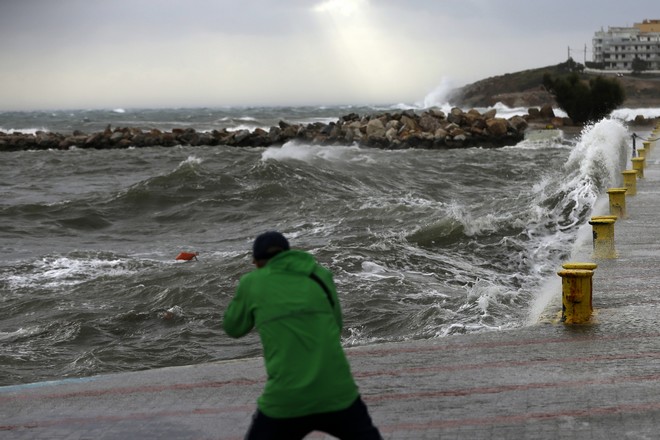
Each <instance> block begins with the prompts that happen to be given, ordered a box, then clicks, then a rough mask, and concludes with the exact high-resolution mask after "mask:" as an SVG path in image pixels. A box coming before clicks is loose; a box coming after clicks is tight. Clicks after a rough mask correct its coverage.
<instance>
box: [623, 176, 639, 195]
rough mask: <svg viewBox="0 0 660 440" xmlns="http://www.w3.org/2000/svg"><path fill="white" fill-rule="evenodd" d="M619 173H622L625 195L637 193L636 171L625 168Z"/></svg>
mask: <svg viewBox="0 0 660 440" xmlns="http://www.w3.org/2000/svg"><path fill="white" fill-rule="evenodd" d="M621 174H623V186H624V187H625V188H626V189H627V190H628V191H627V192H626V195H627V196H634V195H637V171H635V170H625V171H621Z"/></svg>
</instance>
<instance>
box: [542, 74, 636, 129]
mask: <svg viewBox="0 0 660 440" xmlns="http://www.w3.org/2000/svg"><path fill="white" fill-rule="evenodd" d="M543 85H544V86H545V88H546V89H547V90H548V91H549V92H550V93H552V94H553V95H554V97H555V100H556V101H557V104H558V105H559V107H560V108H561V109H562V110H564V111H565V112H566V113H567V114H568V116H569V117H570V118H571V119H572V120H573V122H576V123H578V124H584V123H586V122H590V121H598V120H600V119H602V118H604V117H606V116H607V115H609V114H610V113H611V112H612V110H614V109H616V108H617V107H619V106H620V105H621V104H622V103H623V101H624V99H625V92H624V90H623V87H622V86H621V84H620V83H619V81H617V80H616V79H608V78H604V77H602V76H598V77H595V78H592V79H590V80H589V82H586V81H583V80H581V79H580V77H579V75H578V74H577V73H572V74H570V75H568V76H564V77H559V78H554V77H552V75H550V74H546V75H544V76H543Z"/></svg>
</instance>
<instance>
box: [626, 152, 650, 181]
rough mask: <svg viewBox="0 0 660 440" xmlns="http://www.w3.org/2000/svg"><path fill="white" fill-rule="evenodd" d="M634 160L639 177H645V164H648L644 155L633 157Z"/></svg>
mask: <svg viewBox="0 0 660 440" xmlns="http://www.w3.org/2000/svg"><path fill="white" fill-rule="evenodd" d="M630 161H631V162H632V167H633V170H635V171H637V177H638V178H640V179H643V178H644V165H645V164H646V163H645V161H644V158H643V157H633V158H632V159H630Z"/></svg>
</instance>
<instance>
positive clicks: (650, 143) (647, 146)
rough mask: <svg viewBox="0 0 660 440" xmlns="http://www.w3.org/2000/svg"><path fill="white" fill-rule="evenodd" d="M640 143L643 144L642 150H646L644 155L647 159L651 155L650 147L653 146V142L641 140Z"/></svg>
mask: <svg viewBox="0 0 660 440" xmlns="http://www.w3.org/2000/svg"><path fill="white" fill-rule="evenodd" d="M642 145H643V146H644V151H646V156H644V157H646V158H647V159H648V158H650V157H651V147H653V143H652V142H651V141H644V142H642Z"/></svg>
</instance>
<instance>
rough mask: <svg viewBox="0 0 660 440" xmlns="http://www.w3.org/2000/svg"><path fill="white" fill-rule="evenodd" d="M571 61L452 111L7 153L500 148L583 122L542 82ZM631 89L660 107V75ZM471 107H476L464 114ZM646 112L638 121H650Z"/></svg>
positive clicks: (634, 99) (633, 80) (52, 138)
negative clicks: (504, 114)
mask: <svg viewBox="0 0 660 440" xmlns="http://www.w3.org/2000/svg"><path fill="white" fill-rule="evenodd" d="M562 66H563V64H560V65H557V66H550V67H545V68H540V69H533V70H527V71H522V72H517V73H512V74H506V75H502V76H498V77H492V78H488V79H485V80H482V81H478V82H476V83H474V84H470V85H467V86H465V87H462V88H460V89H456V90H454V91H453V93H452V94H451V96H450V97H449V99H450V103H451V104H452V105H454V107H453V108H452V109H451V111H449V112H444V111H442V110H440V109H437V108H431V109H427V110H424V111H420V110H418V111H415V110H405V111H397V112H382V113H376V114H369V115H358V114H356V113H350V114H347V115H344V116H342V117H340V118H339V119H338V120H337V121H336V122H329V123H323V122H315V123H311V124H296V123H289V122H286V121H280V122H279V124H278V125H277V126H273V127H270V129H269V130H264V129H262V128H256V129H254V130H251V131H250V130H245V129H239V130H227V129H222V130H213V131H203V132H200V131H196V130H194V129H192V128H186V129H178V128H175V129H172V130H171V131H162V130H158V129H153V128H149V127H145V128H136V127H123V128H122V127H114V128H113V127H111V126H108V127H107V128H106V129H105V130H104V131H102V132H96V133H83V132H81V131H74V132H73V133H69V134H65V133H53V132H47V131H38V132H36V133H34V134H33V133H21V132H12V133H3V132H0V151H20V150H50V149H53V150H57V149H59V150H68V149H71V148H94V149H111V148H142V147H155V146H162V147H173V146H177V145H182V146H202V145H206V146H217V145H227V146H232V147H268V146H278V145H283V144H285V143H287V142H291V141H298V142H301V143H310V144H314V145H354V144H356V145H360V146H364V147H372V148H384V149H406V148H427V149H448V148H465V147H473V146H481V147H485V148H496V147H502V146H507V145H515V144H517V143H518V142H520V141H521V140H523V139H524V136H525V132H526V131H527V130H528V129H530V128H531V129H542V128H563V129H570V128H571V127H573V128H577V129H579V128H581V127H575V124H573V122H572V121H571V120H570V119H569V118H562V117H557V116H556V115H555V113H554V111H553V108H556V103H555V101H554V98H553V96H552V95H551V94H550V93H548V92H547V91H546V90H545V89H544V88H543V86H542V85H541V84H542V77H543V75H544V74H545V73H551V74H557V73H560V72H561V69H562ZM617 80H619V81H620V82H621V83H622V85H623V87H624V89H625V93H626V101H625V102H624V106H626V107H629V108H641V107H660V78H656V77H633V76H624V77H621V78H617ZM498 102H501V103H503V104H505V105H507V106H510V107H523V108H525V107H527V108H528V112H527V114H525V115H522V116H513V117H511V118H508V119H507V118H501V117H498V115H497V111H496V110H495V109H490V110H487V111H485V112H483V113H482V112H480V111H478V110H475V109H474V107H479V108H489V107H492V106H493V105H495V104H496V103H498ZM463 108H472V109H471V110H468V111H464V110H462V109H463ZM652 122H653V121H647V120H645V119H644V117H643V116H639V117H637V118H636V119H635V121H634V122H633V123H634V124H635V125H644V124H647V123H648V124H650V123H652Z"/></svg>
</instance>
